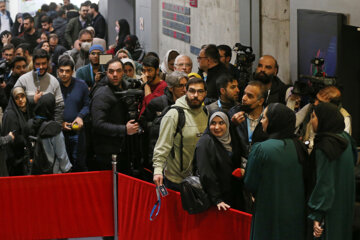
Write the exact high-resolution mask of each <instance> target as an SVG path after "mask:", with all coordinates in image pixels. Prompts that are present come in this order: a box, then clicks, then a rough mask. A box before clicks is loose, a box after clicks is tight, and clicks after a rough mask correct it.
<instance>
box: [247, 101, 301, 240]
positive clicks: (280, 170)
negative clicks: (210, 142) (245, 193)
mask: <svg viewBox="0 0 360 240" xmlns="http://www.w3.org/2000/svg"><path fill="white" fill-rule="evenodd" d="M295 122H296V117H295V113H294V112H293V111H292V110H290V109H289V108H287V107H286V106H285V105H283V104H281V103H275V104H270V105H269V106H268V107H267V108H266V109H265V111H264V115H263V119H262V120H261V123H262V126H263V130H264V132H266V133H267V134H268V135H269V139H268V140H266V141H264V142H260V143H256V144H255V145H253V147H252V149H251V152H250V155H249V158H248V163H247V168H246V171H245V179H244V183H245V187H246V188H247V189H248V190H249V191H250V192H251V193H252V194H253V196H254V197H255V211H254V214H253V218H252V225H251V239H252V240H257V239H259V240H267V239H274V240H275V239H276V240H281V239H284V240H285V239H286V240H289V239H291V240H303V239H304V237H305V192H304V180H303V167H302V163H303V162H304V161H306V159H307V151H306V148H305V146H304V145H303V144H302V143H301V142H300V141H299V140H298V139H297V138H296V137H295V135H294V132H295Z"/></svg>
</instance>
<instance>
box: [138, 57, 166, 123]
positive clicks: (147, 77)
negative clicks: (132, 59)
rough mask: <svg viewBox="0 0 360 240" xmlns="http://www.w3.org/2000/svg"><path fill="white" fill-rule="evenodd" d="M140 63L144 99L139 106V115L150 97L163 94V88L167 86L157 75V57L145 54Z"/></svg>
mask: <svg viewBox="0 0 360 240" xmlns="http://www.w3.org/2000/svg"><path fill="white" fill-rule="evenodd" d="M142 65H143V74H142V76H141V79H142V81H143V83H144V99H143V101H142V104H141V108H140V109H141V110H140V116H141V115H142V114H143V112H144V111H145V109H146V107H147V105H148V104H149V103H150V101H151V100H152V99H154V98H156V97H160V96H161V95H164V89H165V88H166V87H167V84H166V82H165V81H163V80H161V78H160V75H159V71H160V69H159V59H158V58H156V57H154V56H147V57H145V58H144V61H143V62H142Z"/></svg>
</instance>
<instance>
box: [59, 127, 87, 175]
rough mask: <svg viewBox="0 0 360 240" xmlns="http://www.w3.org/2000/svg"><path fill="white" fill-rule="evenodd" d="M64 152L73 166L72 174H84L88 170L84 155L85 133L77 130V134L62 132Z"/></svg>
mask: <svg viewBox="0 0 360 240" xmlns="http://www.w3.org/2000/svg"><path fill="white" fill-rule="evenodd" d="M64 137H65V145H66V152H67V153H68V156H69V159H70V162H71V163H72V165H73V171H74V172H84V171H87V170H88V168H87V166H86V162H85V159H86V154H85V146H86V145H85V132H84V130H83V129H82V130H79V131H78V132H72V131H71V132H66V131H64Z"/></svg>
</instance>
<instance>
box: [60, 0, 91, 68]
mask: <svg viewBox="0 0 360 240" xmlns="http://www.w3.org/2000/svg"><path fill="white" fill-rule="evenodd" d="M88 12H89V7H87V6H86V5H84V4H81V6H80V11H79V14H80V15H79V17H77V18H72V19H71V20H70V21H69V23H68V24H67V26H66V30H65V39H66V41H67V44H68V46H71V48H73V47H74V42H75V41H76V39H77V38H78V36H79V35H78V34H79V32H80V31H81V29H84V28H86V27H87V26H90V25H91V22H90V20H89V17H88ZM88 50H89V49H88ZM75 68H76V65H75Z"/></svg>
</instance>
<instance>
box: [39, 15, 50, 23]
mask: <svg viewBox="0 0 360 240" xmlns="http://www.w3.org/2000/svg"><path fill="white" fill-rule="evenodd" d="M41 23H48V24H50V23H52V19H51V17H49V16H42V17H41Z"/></svg>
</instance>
